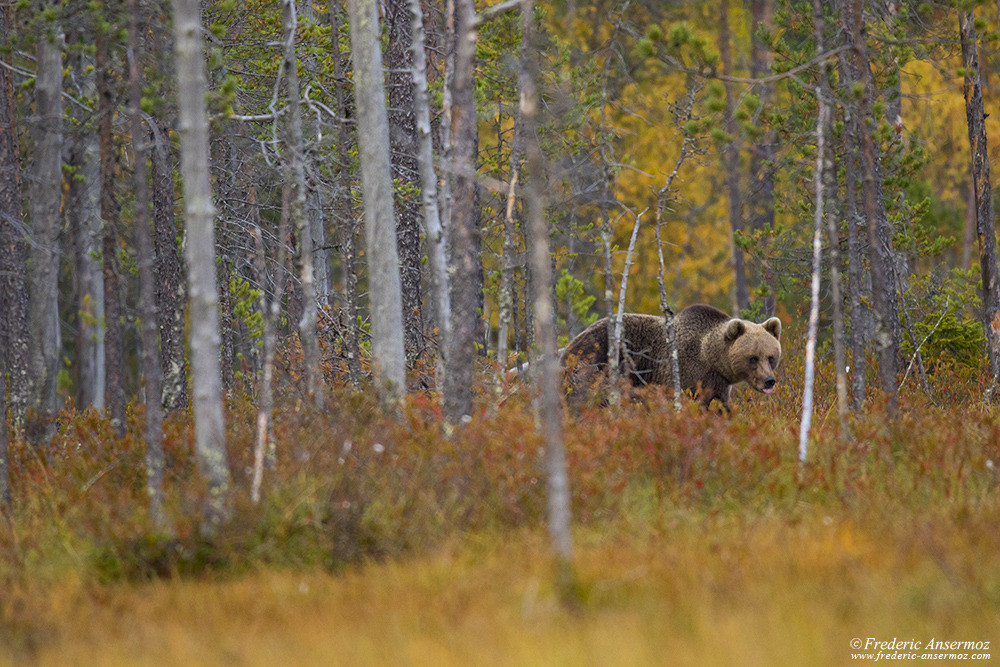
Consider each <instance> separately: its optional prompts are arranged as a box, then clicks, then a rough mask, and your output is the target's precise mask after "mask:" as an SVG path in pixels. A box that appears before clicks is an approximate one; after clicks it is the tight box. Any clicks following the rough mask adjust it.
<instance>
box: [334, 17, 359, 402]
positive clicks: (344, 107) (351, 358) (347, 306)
mask: <svg viewBox="0 0 1000 667" xmlns="http://www.w3.org/2000/svg"><path fill="white" fill-rule="evenodd" d="M328 9H329V14H330V28H331V32H332V33H333V35H334V36H335V37H336V38H335V39H333V40H332V41H333V44H334V49H335V52H334V53H333V78H334V82H335V84H334V95H335V97H336V101H337V117H338V118H339V119H340V121H339V122H338V123H337V162H338V163H339V164H338V169H337V179H336V185H335V188H334V192H335V193H336V194H335V201H336V210H337V215H338V216H339V225H338V226H337V229H338V238H339V240H340V262H341V272H340V273H341V276H342V280H343V290H344V311H345V312H346V320H347V322H346V325H345V327H344V334H343V335H344V347H346V348H347V375H348V378H349V379H350V382H351V384H352V385H353V386H355V387H357V386H358V385H359V383H360V382H361V348H360V345H359V343H358V275H357V271H356V270H355V266H354V264H355V261H354V260H355V254H356V253H355V243H354V232H355V224H354V210H353V203H352V202H351V170H350V163H351V156H350V149H351V130H350V126H349V125H348V103H347V84H346V80H347V77H346V75H345V74H344V54H342V53H341V49H340V39H339V35H340V3H339V2H338V1H337V0H330V2H329V7H328Z"/></svg>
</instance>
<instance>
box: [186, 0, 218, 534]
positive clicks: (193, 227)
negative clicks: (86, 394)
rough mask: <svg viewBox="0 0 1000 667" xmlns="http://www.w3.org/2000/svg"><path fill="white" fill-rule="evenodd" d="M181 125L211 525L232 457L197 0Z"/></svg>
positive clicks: (194, 372)
mask: <svg viewBox="0 0 1000 667" xmlns="http://www.w3.org/2000/svg"><path fill="white" fill-rule="evenodd" d="M173 6H174V36H175V39H176V43H175V49H176V54H177V99H178V105H179V112H180V115H179V123H178V130H179V133H180V138H181V169H182V173H183V174H184V210H185V217H186V220H185V222H186V228H187V243H186V246H187V277H188V288H189V300H190V311H191V334H190V335H191V379H192V388H193V395H194V401H193V402H194V428H195V452H196V455H197V459H198V467H199V469H200V471H201V474H202V475H203V476H204V477H205V478H206V479H207V480H208V494H209V497H208V499H207V503H206V508H205V509H206V519H207V526H206V527H207V528H209V529H212V528H213V527H214V526H216V525H217V524H218V523H219V522H220V521H221V520H223V519H224V518H225V516H226V514H227V513H228V507H227V506H228V497H229V482H230V475H229V462H228V457H227V454H226V438H225V421H224V417H223V413H222V377H221V373H220V368H219V346H220V343H221V341H220V337H219V310H218V307H219V296H218V288H217V285H216V272H215V238H214V237H215V230H214V222H215V207H214V206H213V205H212V189H211V183H210V182H209V171H208V116H207V113H206V109H205V93H206V84H205V63H204V62H203V61H202V39H201V30H202V26H201V12H200V3H199V2H198V0H173Z"/></svg>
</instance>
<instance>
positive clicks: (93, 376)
mask: <svg viewBox="0 0 1000 667" xmlns="http://www.w3.org/2000/svg"><path fill="white" fill-rule="evenodd" d="M92 14H93V12H87V13H85V14H84V17H85V18H84V17H78V18H77V20H76V21H73V22H71V23H68V24H67V28H68V30H69V35H68V37H67V42H68V44H70V48H69V49H68V54H67V65H68V66H67V68H66V69H67V72H68V75H67V77H66V86H67V88H68V89H69V91H70V94H71V95H73V96H74V97H76V98H82V99H87V100H91V99H96V97H97V77H96V70H95V68H94V65H95V63H94V56H93V54H92V53H91V52H90V51H89V50H88V49H87V48H85V45H86V44H90V43H93V41H92V40H93V34H94V31H93V26H92V23H93V20H92V18H93V16H92ZM69 112H70V115H71V117H72V119H73V122H72V125H71V127H70V131H69V133H68V137H67V144H68V146H67V149H66V150H65V151H64V152H65V153H66V156H67V158H66V162H67V166H68V170H67V171H68V173H71V174H72V178H67V179H66V181H67V187H66V199H67V201H66V204H65V205H64V206H63V209H64V211H65V214H66V217H67V222H68V226H69V228H70V235H69V236H70V243H71V244H72V249H73V251H72V257H73V288H74V289H73V291H74V306H75V310H76V341H75V344H76V359H75V363H74V364H73V365H72V369H73V371H74V376H75V377H74V380H75V389H76V405H77V407H78V408H79V409H81V410H83V409H86V408H88V407H93V408H95V409H97V410H103V409H104V380H105V378H104V329H103V327H102V325H101V322H102V321H103V320H104V277H103V274H102V272H101V263H100V254H99V252H98V251H99V249H100V238H101V208H100V207H101V175H100V170H101V164H100V148H99V144H98V138H97V125H96V123H95V122H94V120H95V119H94V114H93V110H91V109H89V108H85V107H82V106H80V105H76V104H74V105H71V106H70V107H69Z"/></svg>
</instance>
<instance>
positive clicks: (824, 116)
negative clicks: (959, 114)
mask: <svg viewBox="0 0 1000 667" xmlns="http://www.w3.org/2000/svg"><path fill="white" fill-rule="evenodd" d="M813 18H814V21H815V34H816V52H817V53H823V32H824V31H823V23H824V20H823V9H822V5H821V4H820V0H813ZM819 81H820V82H819V83H818V84H817V85H816V88H815V92H816V106H817V111H816V166H815V168H814V169H813V183H814V184H815V186H816V200H815V203H814V204H813V242H812V280H811V282H810V286H811V289H810V303H809V328H808V331H807V333H806V358H805V364H804V365H805V373H804V374H805V378H804V380H803V389H802V420H801V421H800V422H799V463H805V462H806V459H807V457H808V454H809V429H810V428H811V426H812V412H813V384H814V380H815V372H816V334H817V332H818V330H819V300H820V291H819V287H820V276H821V273H822V267H823V205H824V186H825V185H826V181H827V173H828V172H829V170H830V166H828V165H827V164H826V162H827V148H826V135H827V133H828V131H829V129H830V127H829V126H830V106H829V99H828V96H827V94H828V92H829V91H828V88H829V85H828V84H827V74H826V63H823V64H822V65H821V66H820V70H819ZM840 373H841V370H840V369H839V368H838V369H837V376H838V378H839V377H840Z"/></svg>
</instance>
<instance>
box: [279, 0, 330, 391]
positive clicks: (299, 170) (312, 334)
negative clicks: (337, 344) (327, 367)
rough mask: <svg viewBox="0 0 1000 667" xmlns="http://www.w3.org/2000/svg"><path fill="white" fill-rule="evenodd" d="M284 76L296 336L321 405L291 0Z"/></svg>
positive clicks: (308, 386)
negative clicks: (295, 248) (295, 252)
mask: <svg viewBox="0 0 1000 667" xmlns="http://www.w3.org/2000/svg"><path fill="white" fill-rule="evenodd" d="M283 4H284V9H283V11H284V39H285V76H286V77H287V81H288V124H287V126H286V127H285V145H286V149H287V150H288V152H289V157H288V158H287V159H286V162H285V165H286V170H287V171H286V179H287V180H288V181H289V183H290V184H291V186H292V196H291V202H290V203H291V207H292V208H291V218H292V224H293V225H294V227H295V232H296V235H297V237H298V242H299V276H300V280H301V284H302V320H301V321H300V322H299V338H300V339H301V341H302V355H303V357H304V361H305V367H306V393H307V394H308V395H309V397H310V398H311V399H312V400H313V403H314V405H315V406H316V407H317V408H320V407H322V405H323V377H322V373H321V371H320V367H319V339H318V338H317V334H316V320H317V306H316V285H315V284H314V281H313V237H312V226H311V225H310V224H309V218H308V217H307V216H306V170H305V150H304V147H303V144H302V108H301V105H300V96H299V75H298V65H297V61H298V58H297V55H296V47H295V28H296V24H297V22H298V19H297V17H296V14H295V2H294V0H284V3H283Z"/></svg>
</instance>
